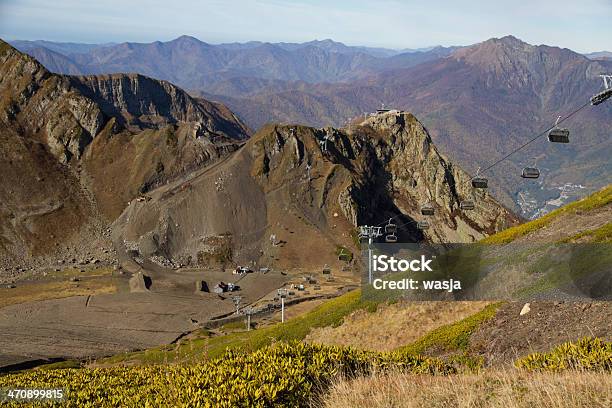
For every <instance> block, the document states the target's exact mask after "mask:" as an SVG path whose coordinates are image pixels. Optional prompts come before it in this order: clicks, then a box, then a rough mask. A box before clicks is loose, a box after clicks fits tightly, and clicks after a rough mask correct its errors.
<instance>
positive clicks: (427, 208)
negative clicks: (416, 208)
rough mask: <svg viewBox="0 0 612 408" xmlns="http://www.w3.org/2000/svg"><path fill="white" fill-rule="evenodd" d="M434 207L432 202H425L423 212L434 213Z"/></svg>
mask: <svg viewBox="0 0 612 408" xmlns="http://www.w3.org/2000/svg"><path fill="white" fill-rule="evenodd" d="M434 212H435V211H434V208H433V206H432V205H431V204H425V205H424V206H423V207H421V214H423V215H434Z"/></svg>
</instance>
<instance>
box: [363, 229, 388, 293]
mask: <svg viewBox="0 0 612 408" xmlns="http://www.w3.org/2000/svg"><path fill="white" fill-rule="evenodd" d="M381 229H382V227H373V226H370V225H361V226H360V227H359V238H360V239H365V238H367V239H368V283H369V284H372V243H373V242H374V238H378V237H380V236H381V235H382V233H381Z"/></svg>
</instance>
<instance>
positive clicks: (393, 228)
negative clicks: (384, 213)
mask: <svg viewBox="0 0 612 408" xmlns="http://www.w3.org/2000/svg"><path fill="white" fill-rule="evenodd" d="M396 231H397V225H395V224H393V223H392V222H391V220H389V223H388V224H387V225H385V234H395V232H396Z"/></svg>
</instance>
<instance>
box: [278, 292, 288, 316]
mask: <svg viewBox="0 0 612 408" xmlns="http://www.w3.org/2000/svg"><path fill="white" fill-rule="evenodd" d="M276 293H278V297H280V300H281V323H285V298H286V297H287V289H284V288H283V289H278V290H277V291H276Z"/></svg>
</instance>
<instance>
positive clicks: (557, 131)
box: [548, 128, 570, 143]
mask: <svg viewBox="0 0 612 408" xmlns="http://www.w3.org/2000/svg"><path fill="white" fill-rule="evenodd" d="M569 134H570V132H569V129H562V128H554V129H552V130H551V131H550V132H548V140H549V141H550V142H552V143H569Z"/></svg>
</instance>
